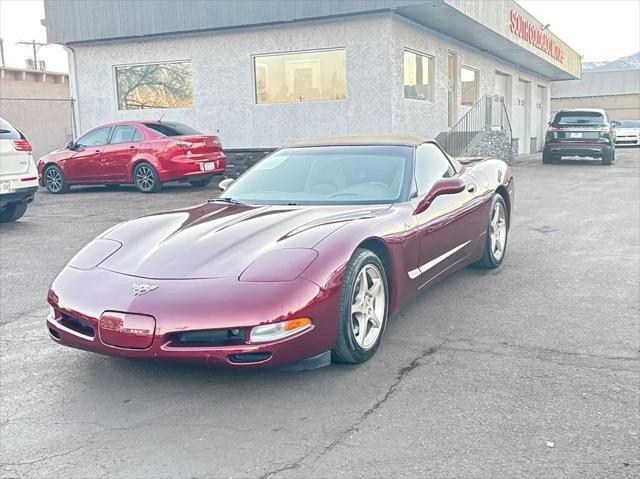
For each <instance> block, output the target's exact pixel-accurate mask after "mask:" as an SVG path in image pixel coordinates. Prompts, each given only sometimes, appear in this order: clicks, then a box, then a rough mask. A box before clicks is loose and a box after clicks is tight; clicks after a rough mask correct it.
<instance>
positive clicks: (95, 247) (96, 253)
mask: <svg viewBox="0 0 640 479" xmlns="http://www.w3.org/2000/svg"><path fill="white" fill-rule="evenodd" d="M121 247H122V243H120V242H119V241H115V240H110V239H105V238H101V239H97V240H94V241H92V242H91V243H89V244H88V245H87V246H85V247H84V248H82V249H81V250H80V251H78V253H77V254H76V255H75V256H74V257H73V258H71V261H69V266H71V267H72V268H77V269H83V270H89V269H92V268H95V267H96V266H98V265H99V264H100V263H102V262H103V261H104V260H105V259H107V258H108V257H109V256H111V255H112V254H113V253H115V252H116V251H118V250H119V249H120V248H121Z"/></svg>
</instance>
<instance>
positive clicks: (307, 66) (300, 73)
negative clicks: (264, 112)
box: [254, 50, 347, 103]
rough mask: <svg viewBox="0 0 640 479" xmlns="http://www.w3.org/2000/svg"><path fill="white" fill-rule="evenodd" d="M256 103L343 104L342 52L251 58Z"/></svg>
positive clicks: (344, 63)
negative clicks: (252, 61) (306, 102)
mask: <svg viewBox="0 0 640 479" xmlns="http://www.w3.org/2000/svg"><path fill="white" fill-rule="evenodd" d="M254 68H255V82H256V84H255V87H256V103H291V102H302V101H327V100H344V99H345V98H346V97H347V93H346V83H347V82H346V55H345V51H344V50H330V51H316V52H304V53H288V54H284V55H264V56H258V57H255V58H254Z"/></svg>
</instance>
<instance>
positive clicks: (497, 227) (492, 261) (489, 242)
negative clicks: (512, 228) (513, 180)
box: [475, 193, 509, 269]
mask: <svg viewBox="0 0 640 479" xmlns="http://www.w3.org/2000/svg"><path fill="white" fill-rule="evenodd" d="M508 234H509V214H508V213H507V206H506V204H505V202H504V199H503V198H502V196H501V195H499V194H498V193H496V194H495V195H493V200H492V202H491V209H490V210H489V223H488V224H487V233H486V240H485V246H484V254H483V255H482V258H481V259H480V261H478V262H477V263H475V265H476V266H478V267H481V268H488V269H493V268H497V267H498V266H500V265H501V264H502V261H503V260H504V255H505V254H506V252H507V239H508Z"/></svg>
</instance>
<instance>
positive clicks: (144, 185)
mask: <svg viewBox="0 0 640 479" xmlns="http://www.w3.org/2000/svg"><path fill="white" fill-rule="evenodd" d="M154 181H155V178H154V176H153V171H152V170H151V168H150V167H148V166H146V165H142V166H140V167H139V168H138V169H136V183H137V184H138V186H139V187H140V189H141V190H144V191H147V190H150V189H151V188H153V183H154Z"/></svg>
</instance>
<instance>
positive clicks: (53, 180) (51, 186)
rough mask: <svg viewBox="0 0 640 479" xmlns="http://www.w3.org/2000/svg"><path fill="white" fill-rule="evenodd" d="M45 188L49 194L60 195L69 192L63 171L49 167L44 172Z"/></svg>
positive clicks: (53, 166)
mask: <svg viewBox="0 0 640 479" xmlns="http://www.w3.org/2000/svg"><path fill="white" fill-rule="evenodd" d="M44 186H45V187H46V188H47V190H48V191H49V193H52V194H54V195H59V194H61V193H66V192H67V191H69V184H68V183H67V180H66V178H65V177H64V173H63V172H62V170H61V169H60V168H59V167H57V166H56V165H51V166H48V167H47V168H46V169H45V170H44Z"/></svg>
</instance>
